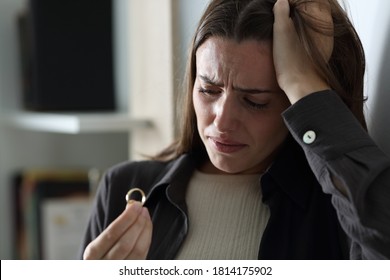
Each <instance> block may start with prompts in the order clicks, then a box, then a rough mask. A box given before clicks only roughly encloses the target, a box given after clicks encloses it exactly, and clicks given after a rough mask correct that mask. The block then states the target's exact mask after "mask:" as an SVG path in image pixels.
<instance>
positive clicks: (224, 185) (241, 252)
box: [177, 171, 269, 260]
mask: <svg viewBox="0 0 390 280" xmlns="http://www.w3.org/2000/svg"><path fill="white" fill-rule="evenodd" d="M259 181H260V175H214V174H205V173H200V172H198V171H196V172H195V173H194V175H193V178H192V179H191V182H190V185H189V186H188V191H187V195H186V200H187V204H188V212H189V232H188V235H187V237H186V239H185V241H184V244H183V246H182V248H181V250H180V252H179V254H178V256H177V259H206V260H212V259H214V260H215V259H221V260H222V259H257V257H258V251H259V245H260V240H261V237H262V235H263V231H264V229H265V226H266V225H267V221H268V218H269V209H268V207H267V206H266V205H264V204H263V203H262V201H261V188H260V182H259Z"/></svg>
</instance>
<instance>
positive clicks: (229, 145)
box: [208, 137, 247, 154]
mask: <svg viewBox="0 0 390 280" xmlns="http://www.w3.org/2000/svg"><path fill="white" fill-rule="evenodd" d="M208 140H209V141H210V142H211V144H212V146H213V147H214V148H215V149H216V150H217V151H218V152H221V153H225V154H232V153H235V152H238V151H240V150H242V149H244V148H245V147H246V146H247V145H246V144H243V143H240V142H236V141H230V140H224V139H220V138H214V137H208Z"/></svg>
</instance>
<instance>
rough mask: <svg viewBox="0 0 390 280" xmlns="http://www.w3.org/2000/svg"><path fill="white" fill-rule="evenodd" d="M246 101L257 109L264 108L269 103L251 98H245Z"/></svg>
mask: <svg viewBox="0 0 390 280" xmlns="http://www.w3.org/2000/svg"><path fill="white" fill-rule="evenodd" d="M244 101H245V102H246V104H247V105H248V106H249V107H250V108H252V109H256V110H263V109H265V108H267V106H268V103H256V102H253V101H251V100H249V99H248V98H244Z"/></svg>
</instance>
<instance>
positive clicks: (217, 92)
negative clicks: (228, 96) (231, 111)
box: [198, 87, 221, 95]
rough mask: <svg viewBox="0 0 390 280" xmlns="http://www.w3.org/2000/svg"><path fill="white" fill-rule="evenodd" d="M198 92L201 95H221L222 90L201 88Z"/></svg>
mask: <svg viewBox="0 0 390 280" xmlns="http://www.w3.org/2000/svg"><path fill="white" fill-rule="evenodd" d="M198 91H199V92H200V93H204V94H208V95H214V94H219V93H221V91H220V90H214V89H206V88H202V87H199V88H198Z"/></svg>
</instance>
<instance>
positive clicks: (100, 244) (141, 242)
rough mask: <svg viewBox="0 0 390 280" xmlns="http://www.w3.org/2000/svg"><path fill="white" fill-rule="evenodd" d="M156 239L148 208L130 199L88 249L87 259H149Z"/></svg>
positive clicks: (85, 255)
mask: <svg viewBox="0 0 390 280" xmlns="http://www.w3.org/2000/svg"><path fill="white" fill-rule="evenodd" d="M151 238H152V221H151V218H150V216H149V212H148V210H147V208H145V207H142V205H141V203H139V202H130V203H129V204H127V206H126V209H125V210H124V211H123V212H122V214H121V215H120V216H118V218H116V220H114V221H113V222H112V223H111V224H110V225H109V226H108V227H107V228H106V229H105V230H104V231H103V232H102V233H101V234H100V235H99V236H98V237H97V238H96V239H95V240H93V241H92V242H91V243H90V244H89V245H88V246H87V248H86V249H85V251H84V259H94V260H96V259H111V260H114V259H115V260H119V259H146V256H147V254H148V251H149V247H150V243H151Z"/></svg>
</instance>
